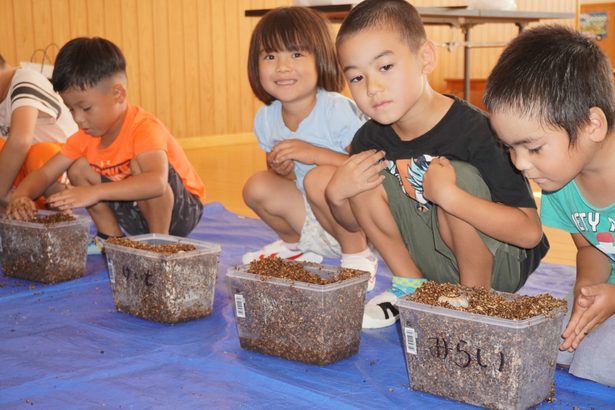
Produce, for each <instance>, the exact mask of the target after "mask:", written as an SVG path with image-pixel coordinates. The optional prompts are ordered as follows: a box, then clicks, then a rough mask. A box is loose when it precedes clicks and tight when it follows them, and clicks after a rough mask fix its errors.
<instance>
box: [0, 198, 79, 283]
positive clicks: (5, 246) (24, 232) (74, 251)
mask: <svg viewBox="0 0 615 410" xmlns="http://www.w3.org/2000/svg"><path fill="white" fill-rule="evenodd" d="M89 234H90V219H89V218H88V217H85V216H80V215H71V214H66V213H60V212H52V211H44V210H41V211H38V213H37V215H36V216H35V217H34V218H33V219H31V220H29V221H17V220H14V219H9V218H6V217H3V218H0V263H1V265H2V270H3V271H4V273H5V274H6V276H11V277H15V278H20V279H27V280H33V281H37V282H42V283H57V282H63V281H67V280H71V279H76V278H80V277H82V276H83V275H85V273H86V261H87V246H88V241H89V239H90V236H89Z"/></svg>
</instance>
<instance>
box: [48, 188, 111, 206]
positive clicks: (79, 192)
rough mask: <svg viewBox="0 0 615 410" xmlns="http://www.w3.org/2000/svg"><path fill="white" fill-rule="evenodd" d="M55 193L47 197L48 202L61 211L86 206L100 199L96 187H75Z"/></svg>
mask: <svg viewBox="0 0 615 410" xmlns="http://www.w3.org/2000/svg"><path fill="white" fill-rule="evenodd" d="M66 188H67V189H65V190H64V191H60V192H58V193H56V194H53V195H51V196H49V197H48V198H47V203H48V204H49V206H51V207H52V208H55V209H58V210H60V211H68V210H69V209H73V208H85V207H88V206H90V205H94V204H96V203H97V202H99V201H100V199H99V198H98V195H97V193H96V189H95V188H96V187H87V186H83V187H73V186H69V185H67V186H66Z"/></svg>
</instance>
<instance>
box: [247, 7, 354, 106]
mask: <svg viewBox="0 0 615 410" xmlns="http://www.w3.org/2000/svg"><path fill="white" fill-rule="evenodd" d="M279 51H307V52H309V53H311V54H313V55H314V59H315V60H316V71H317V74H318V83H317V86H318V87H319V88H323V89H325V90H327V91H335V92H340V91H341V90H342V89H343V87H344V77H343V75H342V72H341V70H340V68H339V65H338V63H337V59H336V58H335V47H334V44H333V38H332V36H331V32H330V30H329V24H328V22H327V20H326V19H325V17H323V16H322V15H320V14H319V13H318V12H316V11H314V10H312V9H309V8H307V7H279V8H276V9H273V10H271V11H269V12H268V13H267V14H265V16H263V17H262V18H261V20H260V21H259V22H258V24H257V25H256V27H255V28H254V31H253V32H252V37H251V39H250V51H249V53H248V78H249V80H250V86H251V87H252V91H253V92H254V95H256V97H257V98H258V99H259V100H261V101H262V102H264V103H265V104H267V105H269V104H271V103H272V102H273V101H274V100H275V98H274V97H273V96H272V95H270V94H269V93H268V92H267V91H265V90H264V89H263V86H262V85H261V82H260V72H259V68H258V62H259V59H260V56H261V53H263V52H265V53H271V52H279Z"/></svg>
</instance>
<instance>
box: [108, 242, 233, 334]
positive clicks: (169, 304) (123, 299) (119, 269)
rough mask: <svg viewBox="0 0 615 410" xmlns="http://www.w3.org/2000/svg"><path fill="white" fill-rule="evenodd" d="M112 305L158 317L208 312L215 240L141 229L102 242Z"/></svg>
mask: <svg viewBox="0 0 615 410" xmlns="http://www.w3.org/2000/svg"><path fill="white" fill-rule="evenodd" d="M104 248H105V249H104V252H105V255H106V257H107V266H108V270H109V279H110V282H111V288H112V289H113V298H114V300H115V307H116V308H117V310H119V311H121V312H125V313H128V314H130V315H134V316H138V317H140V318H143V319H147V320H153V321H156V322H161V323H178V322H184V321H188V320H193V319H198V318H201V317H204V316H208V315H209V314H211V312H212V309H213V302H214V291H215V285H216V275H217V272H218V263H219V256H220V250H221V248H220V245H218V244H213V243H209V242H203V241H198V240H194V239H186V238H181V237H177V236H172V235H162V234H145V235H136V236H131V237H126V238H110V239H108V240H107V241H106V242H105V245H104Z"/></svg>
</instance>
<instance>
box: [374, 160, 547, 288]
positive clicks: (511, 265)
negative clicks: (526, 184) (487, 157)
mask: <svg viewBox="0 0 615 410" xmlns="http://www.w3.org/2000/svg"><path fill="white" fill-rule="evenodd" d="M452 163H453V166H454V168H455V172H456V179H457V185H458V186H459V187H460V188H461V189H463V190H464V191H466V192H469V193H471V194H473V195H475V196H478V197H481V198H485V199H489V200H491V194H490V192H489V188H488V187H487V185H486V184H485V181H484V180H483V179H482V177H481V175H480V173H479V172H478V170H477V169H476V168H474V167H473V166H472V165H470V164H468V163H464V162H456V161H453V162H452ZM383 174H384V175H385V179H384V182H383V185H384V189H385V191H386V193H387V197H388V201H389V208H390V210H391V213H392V214H393V218H394V219H395V222H396V223H397V226H398V228H399V231H400V233H401V236H402V238H403V240H404V242H405V244H406V247H407V248H408V251H409V252H410V255H411V256H412V259H413V260H414V262H415V263H416V264H417V266H418V267H419V269H420V270H421V273H422V274H423V275H424V276H425V277H426V278H427V279H429V280H433V281H436V282H449V283H459V267H458V266H457V261H456V259H455V256H454V255H453V252H452V251H451V250H450V249H449V248H448V246H446V244H445V243H444V241H443V240H442V238H441V237H440V231H439V229H438V228H437V226H438V222H437V212H438V207H437V206H432V207H431V209H427V208H425V207H422V206H420V204H419V203H418V202H417V201H416V200H414V199H412V198H410V197H408V196H407V195H406V194H405V193H404V192H403V191H402V189H401V187H400V184H399V181H398V179H397V178H396V177H395V176H394V175H391V174H390V173H388V172H386V171H383ZM511 229H513V227H511ZM479 235H480V237H481V239H482V240H483V242H484V243H485V245H486V246H487V248H488V249H489V250H490V251H491V253H492V254H493V255H494V257H495V259H494V264H493V271H492V274H491V286H492V287H493V288H494V289H496V290H500V291H506V292H514V291H516V290H517V289H519V288H520V287H521V286H523V284H524V283H525V281H526V279H527V277H528V275H529V273H530V272H531V271H532V270H534V269H535V267H536V266H532V265H534V264H527V263H524V261H525V259H526V256H527V255H526V250H525V249H522V248H518V247H516V246H513V245H509V244H507V243H504V242H500V241H497V240H495V239H493V238H491V237H489V236H487V235H485V234H483V233H481V232H479Z"/></svg>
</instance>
